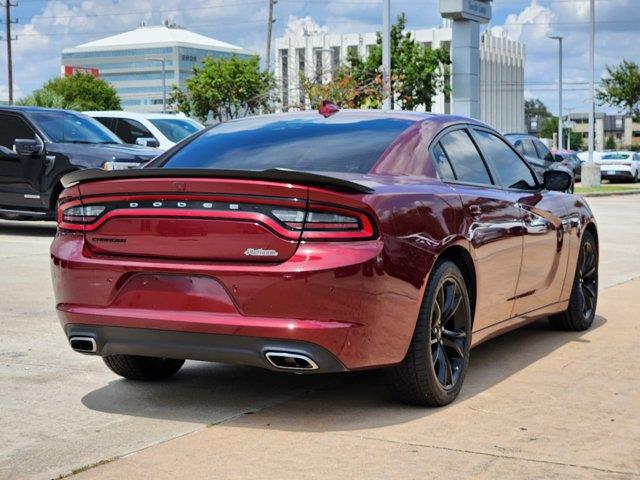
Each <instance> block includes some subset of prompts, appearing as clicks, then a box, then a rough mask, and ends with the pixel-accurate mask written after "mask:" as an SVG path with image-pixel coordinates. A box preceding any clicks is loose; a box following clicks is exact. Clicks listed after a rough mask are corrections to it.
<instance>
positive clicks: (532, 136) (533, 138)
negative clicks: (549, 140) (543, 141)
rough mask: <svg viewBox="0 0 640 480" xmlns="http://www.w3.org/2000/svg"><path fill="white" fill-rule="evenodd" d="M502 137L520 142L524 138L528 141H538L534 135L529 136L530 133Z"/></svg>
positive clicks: (508, 134) (510, 134)
mask: <svg viewBox="0 0 640 480" xmlns="http://www.w3.org/2000/svg"><path fill="white" fill-rule="evenodd" d="M504 136H505V137H507V138H509V139H511V140H521V139H524V138H528V139H530V140H540V139H539V138H538V137H536V136H535V135H531V134H530V133H505V134H504Z"/></svg>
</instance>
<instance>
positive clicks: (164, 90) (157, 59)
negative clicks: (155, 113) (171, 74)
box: [145, 57, 167, 113]
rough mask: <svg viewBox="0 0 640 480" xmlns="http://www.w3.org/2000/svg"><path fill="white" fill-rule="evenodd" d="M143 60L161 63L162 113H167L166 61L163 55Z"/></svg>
mask: <svg viewBox="0 0 640 480" xmlns="http://www.w3.org/2000/svg"><path fill="white" fill-rule="evenodd" d="M145 60H147V61H149V62H160V63H161V64H162V113H167V61H166V59H165V58H164V57H148V58H145Z"/></svg>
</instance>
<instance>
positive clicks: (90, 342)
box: [69, 337, 98, 353]
mask: <svg viewBox="0 0 640 480" xmlns="http://www.w3.org/2000/svg"><path fill="white" fill-rule="evenodd" d="M69 345H71V348H72V349H73V350H75V351H76V352H80V353H96V352H97V351H98V345H97V343H96V340H95V338H92V337H70V338H69Z"/></svg>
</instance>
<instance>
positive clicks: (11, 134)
mask: <svg viewBox="0 0 640 480" xmlns="http://www.w3.org/2000/svg"><path fill="white" fill-rule="evenodd" d="M0 125H2V128H0V145H2V146H3V147H5V148H8V149H9V150H13V144H14V143H15V140H16V138H36V136H35V134H34V132H33V130H31V127H29V125H27V122H25V121H24V120H23V119H22V118H20V117H18V116H16V115H6V114H2V113H0Z"/></svg>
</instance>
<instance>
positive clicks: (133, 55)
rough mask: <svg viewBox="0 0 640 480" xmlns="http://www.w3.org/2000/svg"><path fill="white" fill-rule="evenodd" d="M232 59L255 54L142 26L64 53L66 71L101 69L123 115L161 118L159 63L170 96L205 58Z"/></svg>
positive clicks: (171, 30)
mask: <svg viewBox="0 0 640 480" xmlns="http://www.w3.org/2000/svg"><path fill="white" fill-rule="evenodd" d="M232 55H237V56H240V57H248V56H250V55H252V53H251V52H248V51H247V50H244V49H242V48H240V47H237V46H235V45H231V44H229V43H225V42H221V41H219V40H215V39H213V38H209V37H205V36H203V35H198V34H197V33H193V32H190V31H188V30H185V29H183V28H179V27H174V26H170V25H162V26H153V27H147V26H141V27H140V28H137V29H135V30H132V31H130V32H125V33H121V34H119V35H114V36H112V37H107V38H103V39H101V40H96V41H94V42H89V43H85V44H83V45H79V46H77V47H74V48H67V49H65V50H63V52H62V66H63V69H64V67H84V68H97V69H98V70H99V76H100V78H102V79H103V80H106V81H107V82H109V83H111V84H112V85H113V86H114V87H115V89H116V90H117V91H118V95H119V96H120V99H121V103H122V107H123V108H124V109H125V110H131V111H134V112H151V113H157V112H161V111H162V63H161V62H160V61H158V59H163V60H164V61H165V78H166V88H167V96H168V95H169V93H170V91H171V87H172V85H178V86H180V87H181V88H182V87H184V86H185V80H186V79H188V78H190V77H191V76H192V74H193V73H192V72H193V67H194V66H197V65H198V64H200V63H201V62H202V60H203V59H204V58H205V57H214V58H219V57H229V56H232ZM69 70H71V69H69Z"/></svg>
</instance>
